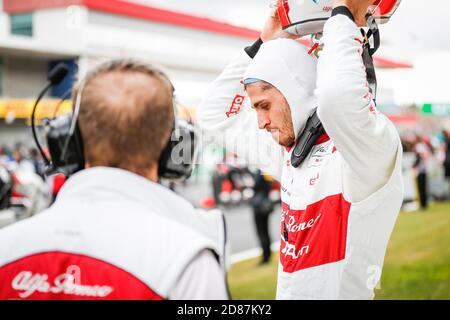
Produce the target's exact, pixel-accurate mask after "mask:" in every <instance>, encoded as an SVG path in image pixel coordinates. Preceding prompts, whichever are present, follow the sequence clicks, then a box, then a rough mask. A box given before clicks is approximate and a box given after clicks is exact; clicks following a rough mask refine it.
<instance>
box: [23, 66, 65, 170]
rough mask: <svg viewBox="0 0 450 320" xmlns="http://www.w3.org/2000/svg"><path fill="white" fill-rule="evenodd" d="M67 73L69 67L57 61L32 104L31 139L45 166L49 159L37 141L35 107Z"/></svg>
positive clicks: (47, 164)
mask: <svg viewBox="0 0 450 320" xmlns="http://www.w3.org/2000/svg"><path fill="white" fill-rule="evenodd" d="M68 73H69V68H68V67H67V65H66V64H64V63H59V64H58V65H56V66H55V67H54V68H53V69H52V70H51V71H50V72H49V74H48V77H47V81H48V82H47V83H46V85H45V86H44V88H43V89H42V90H41V92H40V93H39V96H38V98H37V99H36V102H35V103H34V106H33V112H32V113H31V132H32V134H33V139H34V141H35V142H36V146H37V148H38V150H39V152H40V154H41V156H42V158H43V159H44V161H45V165H46V166H47V167H48V166H50V160H49V159H48V158H47V156H46V155H45V153H44V151H43V150H42V146H41V144H40V143H39V139H38V137H37V134H36V109H37V106H38V104H39V102H41V100H42V98H43V97H44V96H45V94H46V93H47V92H48V90H50V88H51V87H53V86H56V85H58V84H60V83H61V81H62V80H63V79H64V78H65V77H66V76H67V74H68Z"/></svg>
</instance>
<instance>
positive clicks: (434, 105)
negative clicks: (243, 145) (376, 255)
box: [0, 0, 450, 299]
mask: <svg viewBox="0 0 450 320" xmlns="http://www.w3.org/2000/svg"><path fill="white" fill-rule="evenodd" d="M272 2H273V1H268V0H227V1H208V0H170V1H167V0H166V1H163V0H136V1H117V0H102V1H101V0H39V1H37V0H0V199H1V201H0V227H2V226H5V225H8V224H10V223H14V222H15V221H18V220H20V219H24V218H27V217H30V216H32V215H34V214H37V213H38V212H39V211H41V210H42V209H44V208H45V207H46V206H48V205H49V204H50V203H51V202H52V200H53V198H54V197H55V195H56V194H57V192H58V190H59V188H60V187H61V186H62V185H63V183H64V177H61V176H53V177H51V178H50V179H45V180H44V178H43V172H44V171H43V170H44V169H43V164H42V159H41V158H40V156H39V154H38V152H37V150H36V149H35V147H34V142H33V140H32V138H31V131H30V127H29V125H30V123H29V118H30V115H31V110H32V107H33V102H34V99H35V97H36V95H37V94H38V93H39V91H40V89H41V87H42V86H43V85H44V84H45V81H46V77H47V74H48V71H49V70H50V69H51V68H52V67H53V66H55V65H56V64H57V63H59V62H64V63H66V64H67V65H68V66H69V69H70V75H69V77H67V78H66V79H65V81H63V82H62V83H61V84H60V85H59V86H57V87H55V88H54V89H53V90H52V91H51V92H50V94H49V95H48V96H47V97H46V98H45V100H44V101H43V103H42V104H41V105H40V107H39V109H38V112H37V116H38V118H40V119H43V118H50V117H52V116H54V115H55V114H62V113H66V112H69V111H70V110H71V102H70V99H71V88H72V85H73V82H74V81H75V80H76V76H77V75H78V74H80V75H83V74H84V73H85V72H86V71H87V70H88V69H89V68H91V67H92V66H94V65H96V64H97V63H99V62H101V61H103V60H105V59H111V58H123V57H134V58H139V59H145V60H148V61H150V62H153V63H156V64H159V65H161V66H162V67H163V68H164V69H165V70H166V71H167V73H168V74H169V76H170V77H171V79H172V81H173V82H174V85H175V87H176V96H177V103H178V104H179V116H180V117H183V118H185V119H186V120H189V121H191V122H194V123H195V115H196V109H197V107H198V105H199V102H200V101H201V99H202V96H203V95H204V94H205V92H206V90H207V88H208V86H209V84H210V83H211V81H213V80H214V79H215V78H216V77H217V76H218V75H219V73H220V72H221V71H222V69H223V68H224V67H225V66H226V64H227V63H228V62H229V61H230V60H231V58H232V57H233V56H234V55H235V54H236V53H238V51H239V50H242V49H243V48H244V47H245V46H247V45H249V44H251V43H252V42H253V41H254V40H255V39H257V38H258V36H259V31H258V30H260V29H261V28H262V26H263V24H264V22H265V20H266V18H267V16H268V14H269V12H270V10H271V9H270V4H271V3H272ZM449 9H450V2H449V1H446V0H428V1H420V0H403V2H402V4H401V5H400V8H399V9H398V11H397V13H396V14H395V15H394V17H393V18H392V20H391V21H390V22H389V23H388V24H387V25H383V26H381V32H382V46H381V48H380V50H379V51H378V53H377V55H376V59H375V63H376V66H377V76H378V82H379V94H378V107H379V109H380V110H381V111H382V112H383V113H385V114H386V115H387V116H389V117H390V119H391V120H392V121H393V122H394V123H395V125H396V126H397V128H398V130H399V132H400V135H401V138H402V142H403V146H404V151H405V155H404V163H403V172H404V178H405V187H406V188H405V203H404V206H403V212H402V214H401V215H400V218H399V221H398V224H397V226H396V229H395V231H394V234H393V236H392V239H391V243H390V246H389V250H388V254H387V257H386V264H385V270H384V274H383V278H382V281H381V284H380V286H379V288H378V289H377V291H376V294H377V298H392V299H402V298H417V299H429V298H444V299H449V298H450V203H448V200H450V189H449V179H450V135H449V134H448V133H447V130H450V82H449V81H448V80H447V78H448V75H449V74H450V62H449V61H450V37H449V36H448V33H447V31H448V28H446V22H445V21H446V15H447V12H448V11H449ZM308 42H309V40H308V39H304V43H305V44H306V45H307V44H308ZM202 152H203V155H202V158H203V160H204V161H203V163H202V164H201V165H199V166H197V167H196V169H195V172H194V175H193V176H192V177H191V178H190V179H189V180H188V181H187V182H185V183H179V184H174V183H170V184H167V186H168V187H170V188H172V189H173V190H175V191H176V192H178V193H179V194H181V195H182V196H184V197H186V198H187V199H189V200H190V201H191V202H192V203H193V204H194V205H195V206H198V207H203V208H207V209H209V208H213V207H220V208H222V209H223V210H224V212H225V214H226V215H227V218H228V231H229V233H230V241H231V253H232V262H235V264H233V266H232V268H231V272H230V275H229V277H230V284H231V288H232V292H233V294H234V297H235V298H248V299H252V298H255V299H258V298H259V299H264V298H267V299H272V298H274V292H275V284H276V263H277V256H276V249H277V242H278V236H279V235H278V234H279V213H280V208H279V205H278V202H279V184H278V183H277V182H276V181H273V180H272V179H271V178H270V177H267V176H261V173H259V172H258V171H257V170H255V168H251V167H249V166H247V165H246V163H245V162H243V161H242V160H241V159H239V158H236V157H235V156H234V155H233V154H230V153H228V152H227V151H226V150H224V149H223V148H220V147H217V146H208V147H207V148H204V149H203V150H202ZM261 177H262V179H261ZM424 185H425V186H426V189H424V188H423V186H424ZM261 190H264V191H263V192H265V197H266V198H268V199H270V201H271V204H270V205H268V206H267V208H269V209H270V211H273V214H271V215H268V225H267V227H266V226H265V225H264V221H263V222H262V223H263V224H262V225H261V221H260V218H257V217H259V216H257V214H256V213H255V203H254V202H255V200H254V199H255V197H256V195H257V194H258V192H262V191H261ZM264 219H265V218H263V220H264ZM262 229H267V230H268V232H269V235H270V238H271V243H272V248H274V249H275V253H274V254H273V255H272V259H271V260H270V262H269V263H261V264H259V263H258V262H259V259H260V258H259V257H258V256H259V255H260V254H261V248H260V247H261V246H260V243H261V242H264V241H265V239H264V238H267V237H266V236H265V235H264V232H263V230H262ZM261 232H263V233H261ZM258 235H259V236H258ZM0 250H1V244H0ZM266 260H267V259H266ZM261 262H266V261H264V260H262V261H261Z"/></svg>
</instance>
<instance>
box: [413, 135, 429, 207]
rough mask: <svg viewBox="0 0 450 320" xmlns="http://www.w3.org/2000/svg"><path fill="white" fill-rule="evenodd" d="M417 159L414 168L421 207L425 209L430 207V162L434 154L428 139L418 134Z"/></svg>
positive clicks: (415, 150) (415, 151)
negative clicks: (428, 173)
mask: <svg viewBox="0 0 450 320" xmlns="http://www.w3.org/2000/svg"><path fill="white" fill-rule="evenodd" d="M414 153H415V154H416V161H415V163H414V166H413V168H414V169H415V170H416V177H417V186H418V189H419V199H420V207H421V208H422V209H423V210H425V209H427V208H428V178H427V171H428V164H429V161H430V158H431V156H432V149H431V148H430V146H429V144H428V143H427V140H426V139H425V138H424V137H423V136H420V135H417V138H416V144H415V146H414Z"/></svg>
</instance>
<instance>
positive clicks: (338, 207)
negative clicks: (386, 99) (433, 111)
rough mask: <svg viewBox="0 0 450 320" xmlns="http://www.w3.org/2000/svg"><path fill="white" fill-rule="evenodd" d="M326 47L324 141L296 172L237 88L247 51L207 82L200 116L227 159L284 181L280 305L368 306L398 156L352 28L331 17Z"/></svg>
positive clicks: (393, 211)
mask: <svg viewBox="0 0 450 320" xmlns="http://www.w3.org/2000/svg"><path fill="white" fill-rule="evenodd" d="M323 42H324V50H323V52H322V54H321V56H320V58H319V62H318V68H317V88H316V96H317V101H318V109H317V112H318V116H319V118H320V119H321V121H322V123H323V125H324V128H325V130H326V134H324V135H323V136H322V137H321V138H320V139H319V141H318V142H317V145H315V146H314V147H313V149H312V151H311V152H310V154H309V155H308V157H307V158H306V160H305V161H304V162H303V163H302V164H301V166H300V167H298V168H293V167H292V166H291V164H290V159H291V152H292V150H289V149H286V148H282V147H280V146H279V145H278V144H276V142H275V141H273V139H272V137H271V135H270V134H269V133H268V132H266V131H265V130H258V126H257V120H256V113H255V112H254V111H253V110H251V108H250V106H249V104H248V103H247V102H248V100H249V99H248V98H247V96H246V94H245V91H244V86H243V85H242V80H243V79H242V78H243V76H244V74H245V72H246V70H247V67H248V65H249V64H250V62H251V61H252V60H251V58H250V57H249V56H248V55H247V54H246V53H245V52H244V51H242V53H241V54H240V55H239V56H237V57H236V58H235V59H234V60H233V61H232V62H231V63H230V64H229V65H228V66H227V67H226V69H225V70H224V71H223V73H222V74H221V75H220V76H219V78H218V79H217V80H216V81H215V82H214V83H213V85H212V88H211V90H210V91H209V92H208V94H207V96H206V98H205V100H204V101H203V103H202V104H201V106H200V110H199V116H198V117H199V122H200V125H201V127H202V128H203V129H204V130H205V131H207V132H216V133H220V142H221V143H223V144H225V145H226V146H227V148H228V149H229V150H230V151H234V152H236V153H237V154H238V155H240V156H242V157H245V158H247V159H248V161H249V162H250V163H257V164H259V166H260V167H261V169H262V170H264V171H266V172H267V173H269V174H272V175H274V176H275V177H278V179H280V181H281V184H282V197H281V198H282V213H281V227H280V231H281V232H280V235H281V237H280V239H281V242H280V262H279V268H278V284H277V298H278V299H372V298H373V297H374V289H375V287H376V286H377V284H378V283H379V280H380V277H381V271H382V267H383V261H384V256H385V252H386V247H387V244H388V241H389V238H390V235H391V233H392V230H393V227H394V224H395V221H396V219H397V216H398V213H399V210H400V207H401V204H402V198H403V181H402V176H401V159H402V148H401V143H400V139H399V135H398V133H397V131H396V128H395V127H394V125H393V124H392V123H391V121H390V120H389V119H388V118H387V117H386V116H384V115H383V114H381V113H380V112H379V111H378V110H377V108H376V106H375V103H374V101H373V99H372V95H371V93H370V91H369V87H368V84H367V78H366V73H365V67H364V63H363V61H362V58H361V54H362V42H363V38H362V36H361V33H360V31H359V29H358V28H357V26H356V24H355V23H354V22H353V21H352V20H350V19H349V18H348V17H346V16H344V15H337V16H334V17H332V18H330V19H329V20H328V22H327V23H326V25H325V28H324V35H323ZM270 67H271V66H270V65H267V68H270ZM292 107H293V106H291V108H292ZM296 107H297V106H296ZM298 107H299V108H301V105H300V106H298Z"/></svg>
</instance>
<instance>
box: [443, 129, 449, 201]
mask: <svg viewBox="0 0 450 320" xmlns="http://www.w3.org/2000/svg"><path fill="white" fill-rule="evenodd" d="M443 136H444V144H445V159H444V172H445V179H446V180H447V184H448V187H449V190H450V132H449V131H448V130H444V131H443ZM447 198H450V194H449V195H447Z"/></svg>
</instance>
